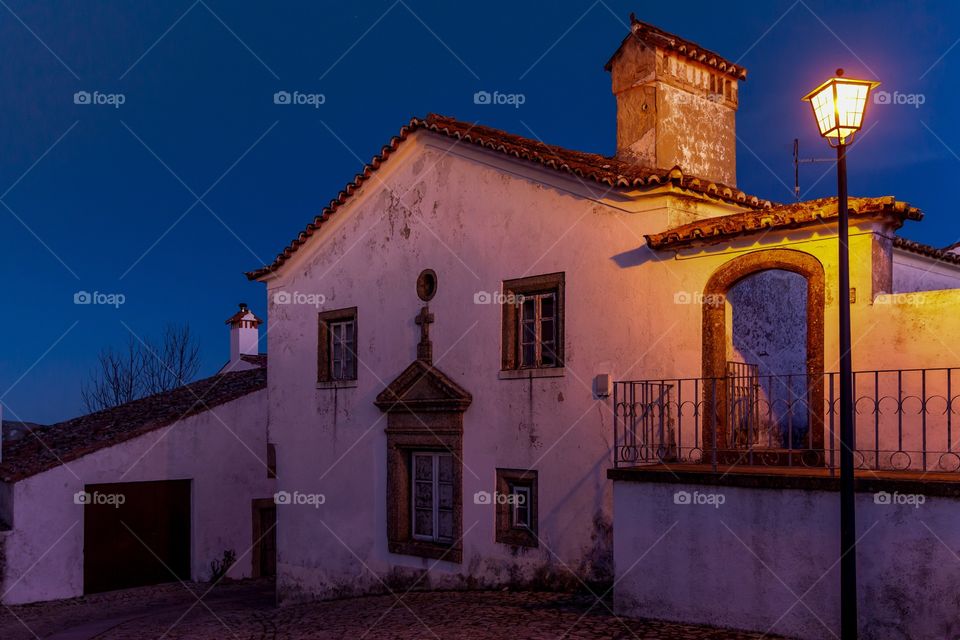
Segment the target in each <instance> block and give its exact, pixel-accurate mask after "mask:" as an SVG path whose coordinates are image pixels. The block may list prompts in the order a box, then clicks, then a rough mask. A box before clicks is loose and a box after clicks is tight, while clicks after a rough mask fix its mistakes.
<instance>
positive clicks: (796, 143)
mask: <svg viewBox="0 0 960 640" xmlns="http://www.w3.org/2000/svg"><path fill="white" fill-rule="evenodd" d="M814 162H836V160H835V159H833V158H801V157H800V139H799V138H794V139H793V195H794V196H796V198H797V202H800V165H801V164H812V163H814Z"/></svg>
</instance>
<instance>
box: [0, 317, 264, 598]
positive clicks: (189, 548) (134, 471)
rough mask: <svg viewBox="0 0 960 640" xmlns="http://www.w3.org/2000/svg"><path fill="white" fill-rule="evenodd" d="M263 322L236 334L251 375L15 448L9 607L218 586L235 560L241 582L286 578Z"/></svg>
mask: <svg viewBox="0 0 960 640" xmlns="http://www.w3.org/2000/svg"><path fill="white" fill-rule="evenodd" d="M249 316H252V314H250V313H249V311H248V310H247V309H246V308H245V307H242V308H241V310H240V312H238V314H236V315H235V316H233V317H231V319H229V320H228V321H227V322H228V323H229V324H230V325H231V345H232V350H231V358H230V363H233V364H234V365H236V366H237V369H238V370H236V371H234V370H232V369H229V366H230V363H228V366H227V367H225V368H224V371H221V372H220V373H218V374H217V375H215V376H212V377H210V378H206V379H203V380H199V381H197V382H193V383H191V384H189V385H186V386H183V387H179V388H177V389H174V390H172V391H168V392H164V393H160V394H157V395H153V396H150V397H147V398H143V399H141V400H136V401H133V402H130V403H127V404H124V405H120V406H117V407H114V408H111V409H105V410H103V411H98V412H96V413H92V414H90V415H86V416H82V417H79V418H75V419H73V420H69V421H67V422H63V423H60V424H56V425H51V426H50V427H46V428H44V429H43V430H42V432H34V431H32V432H30V433H28V434H26V435H24V436H22V437H21V438H19V439H17V440H12V441H8V442H4V443H3V460H2V464H0V522H2V523H4V525H5V526H3V527H0V528H2V529H4V530H0V593H2V601H3V603H4V604H20V603H26V602H34V601H39V600H53V599H59V598H71V597H75V596H80V595H83V594H86V593H95V592H98V591H106V590H112V589H118V588H124V587H131V586H139V585H144V584H153V583H159V582H170V581H174V580H177V579H182V580H190V579H193V580H206V579H208V578H209V577H210V576H211V572H212V570H213V568H212V566H211V563H212V562H222V561H223V559H224V553H225V552H227V551H231V552H233V553H234V554H235V557H236V561H235V564H234V565H233V566H232V568H230V571H229V574H228V575H229V576H231V577H234V578H240V577H249V576H254V575H262V574H270V573H272V572H273V570H274V569H273V566H274V565H273V560H274V558H275V551H274V548H275V532H274V526H275V516H274V515H273V514H274V504H273V494H274V486H273V485H274V483H275V480H274V479H273V476H274V473H273V469H272V467H271V462H272V461H271V460H270V455H269V449H268V445H267V440H266V433H267V408H266V393H267V392H266V385H267V370H266V366H265V365H266V362H265V356H261V355H258V353H257V351H256V344H257V342H256V332H257V328H256V325H258V324H259V320H256V319H255V318H254V320H256V321H254V320H251V319H250V317H249ZM249 332H253V333H252V337H253V339H252V340H247V339H246V338H249V337H250V333H249ZM238 333H241V335H240V336H238V335H237V334H238ZM257 365H260V366H257Z"/></svg>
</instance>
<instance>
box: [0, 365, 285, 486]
mask: <svg viewBox="0 0 960 640" xmlns="http://www.w3.org/2000/svg"><path fill="white" fill-rule="evenodd" d="M266 386H267V369H266V368H263V367H257V368H253V369H245V370H243V371H231V372H228V373H219V374H216V375H213V376H210V377H208V378H203V379H202V380H196V381H194V382H191V383H189V384H186V385H183V386H181V387H177V388H175V389H171V390H169V391H163V392H161V393H157V394H153V395H151V396H147V397H145V398H139V399H137V400H132V401H130V402H127V403H124V404H122V405H118V406H116V407H111V408H109V409H102V410H100V411H96V412H94V413H89V414H86V415H83V416H79V417H76V418H72V419H70V420H66V421H64V422H60V423H57V424H53V425H50V426H48V427H45V428H44V429H43V431H42V433H41V434H39V436H34V435H32V434H27V435H25V436H24V437H23V438H20V439H19V440H16V441H12V442H6V443H4V451H3V461H2V463H0V480H2V481H4V482H11V481H17V480H20V479H23V478H26V477H29V476H33V475H36V474H38V473H42V472H44V471H47V470H49V469H52V468H54V467H57V466H60V465H61V464H64V463H69V462H70V461H71V460H76V459H77V458H80V457H83V456H85V455H88V454H90V453H93V452H95V451H99V450H101V449H105V448H108V447H112V446H114V445H117V444H120V443H122V442H126V441H128V440H131V439H133V438H136V437H139V436H141V435H144V434H146V433H149V432H151V431H155V430H157V429H160V428H162V427H165V426H168V425H171V424H174V423H176V422H179V421H180V420H183V419H185V418H189V417H191V416H195V415H197V414H200V413H203V412H204V411H207V410H208V409H212V408H214V407H217V406H219V405H222V404H226V403H227V402H231V401H233V400H236V399H238V398H241V397H243V396H245V395H247V394H250V393H253V392H254V391H259V390H261V389H264V388H266Z"/></svg>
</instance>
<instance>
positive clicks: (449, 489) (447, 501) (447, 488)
mask: <svg viewBox="0 0 960 640" xmlns="http://www.w3.org/2000/svg"><path fill="white" fill-rule="evenodd" d="M439 494H440V503H439V504H440V508H441V509H453V485H452V484H441V485H440V487H439Z"/></svg>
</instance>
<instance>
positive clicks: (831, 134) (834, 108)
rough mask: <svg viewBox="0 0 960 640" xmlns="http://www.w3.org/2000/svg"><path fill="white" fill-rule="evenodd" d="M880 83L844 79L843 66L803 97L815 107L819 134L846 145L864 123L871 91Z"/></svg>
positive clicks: (831, 142) (832, 144) (814, 114)
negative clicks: (833, 75) (834, 75)
mask: <svg viewBox="0 0 960 640" xmlns="http://www.w3.org/2000/svg"><path fill="white" fill-rule="evenodd" d="M879 84H880V83H879V82H874V81H872V80H854V79H853V78H844V77H843V69H837V75H836V77H834V78H830V79H829V80H827V81H826V82H824V83H823V84H821V85H820V86H819V87H817V88H816V89H814V90H813V91H811V92H810V93H808V94H807V95H805V96H804V97H803V99H804V100H805V101H806V102H809V103H810V106H811V107H813V117H814V118H815V119H816V121H817V127H818V128H819V129H820V135H821V136H823V137H824V138H826V139H827V142H829V143H830V145H831V146H838V145H841V144H847V143H848V142H849V141H850V140H851V139H852V138H853V134H855V133H856V132H857V131H859V130H860V127H862V126H863V115H864V112H865V111H866V109H867V98H869V96H870V92H871V91H872V90H873V89H875V88H876V87H877V86H878V85H879Z"/></svg>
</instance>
